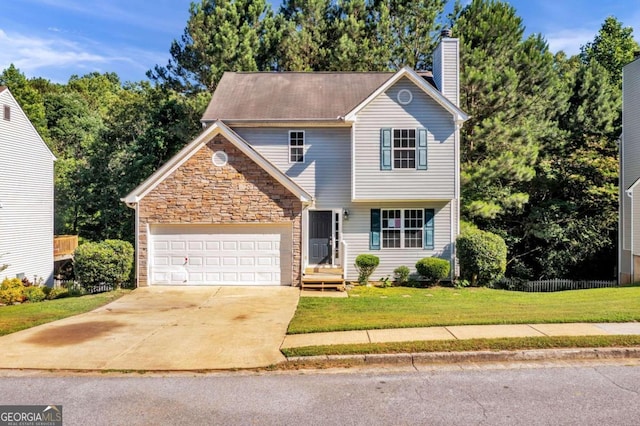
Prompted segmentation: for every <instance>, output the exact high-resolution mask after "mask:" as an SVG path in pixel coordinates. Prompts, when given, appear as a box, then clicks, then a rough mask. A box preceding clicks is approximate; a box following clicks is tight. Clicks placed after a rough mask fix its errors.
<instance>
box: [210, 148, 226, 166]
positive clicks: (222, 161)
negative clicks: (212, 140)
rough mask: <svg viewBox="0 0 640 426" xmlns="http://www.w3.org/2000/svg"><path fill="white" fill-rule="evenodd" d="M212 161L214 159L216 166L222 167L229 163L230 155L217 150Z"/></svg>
mask: <svg viewBox="0 0 640 426" xmlns="http://www.w3.org/2000/svg"><path fill="white" fill-rule="evenodd" d="M211 161H213V164H214V165H215V166H218V167H222V166H226V165H227V163H228V162H229V157H228V156H227V153H226V152H224V151H216V152H214V153H213V156H212V157H211Z"/></svg>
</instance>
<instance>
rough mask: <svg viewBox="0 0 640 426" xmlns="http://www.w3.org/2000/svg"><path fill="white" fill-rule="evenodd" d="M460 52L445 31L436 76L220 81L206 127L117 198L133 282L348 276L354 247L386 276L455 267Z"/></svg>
mask: <svg viewBox="0 0 640 426" xmlns="http://www.w3.org/2000/svg"><path fill="white" fill-rule="evenodd" d="M458 46H459V43H458V40H457V39H454V38H451V37H450V36H449V34H448V33H444V34H443V38H442V39H441V42H440V44H439V45H438V47H437V49H436V51H435V52H434V60H433V63H434V67H433V69H434V72H433V74H432V73H418V72H416V71H414V70H412V69H409V68H403V69H401V70H399V71H397V72H395V73H385V72H379V73H370V72H364V73H356V72H353V73H349V72H313V73H312V72H301V73H296V72H291V73H273V72H272V73H225V74H224V75H223V77H222V79H221V80H220V82H219V84H218V87H217V88H216V90H215V92H214V93H213V97H212V99H211V102H210V103H209V106H208V108H207V110H206V111H205V113H204V116H203V117H202V122H203V125H204V126H205V129H204V131H203V132H202V133H201V134H200V135H199V136H198V137H197V138H196V139H194V140H193V141H192V142H191V143H189V144H188V145H187V146H186V147H185V148H183V149H182V150H181V151H180V152H179V153H178V154H177V155H176V156H174V157H173V158H172V159H171V160H170V161H169V162H168V163H167V164H165V165H164V166H163V167H161V168H160V169H159V170H157V171H156V172H155V173H154V174H153V175H152V176H150V177H149V178H148V179H147V180H146V181H144V182H143V183H142V184H141V185H140V186H139V187H137V188H136V189H134V190H133V191H132V192H131V193H130V194H129V195H127V196H126V197H125V198H124V199H123V201H124V202H126V203H127V205H129V206H130V207H132V208H135V210H136V219H135V220H136V264H137V282H138V285H140V286H147V285H157V284H186V285H207V284H209V285H217V284H222V285H299V284H300V283H301V280H302V278H303V273H304V272H305V271H306V270H309V269H310V268H338V269H337V270H339V271H340V273H341V274H343V276H344V278H345V279H347V280H356V279H357V271H356V270H355V268H354V266H353V265H354V260H355V257H356V256H357V255H358V254H362V253H371V254H375V255H377V256H378V257H380V266H379V267H378V270H377V271H376V274H377V275H378V274H379V275H382V276H384V275H390V274H392V272H393V270H394V269H395V268H396V267H398V266H400V265H407V266H409V267H411V268H413V265H414V264H415V262H416V261H417V260H419V259H421V258H423V257H429V256H437V257H441V258H445V259H447V260H449V261H451V262H452V264H455V239H456V236H457V234H458V230H459V194H460V178H459V155H460V148H459V138H460V136H459V129H460V127H461V126H462V124H463V123H464V121H465V120H466V119H467V118H468V117H467V115H466V114H465V113H464V112H463V111H461V110H460V109H459V107H458V97H459V83H458V81H459V78H458V61H459V59H458V57H459V52H458V49H459V47H458ZM454 270H455V268H452V274H453V273H454Z"/></svg>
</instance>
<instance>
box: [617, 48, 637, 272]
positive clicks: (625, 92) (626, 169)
mask: <svg viewBox="0 0 640 426" xmlns="http://www.w3.org/2000/svg"><path fill="white" fill-rule="evenodd" d="M622 75H623V82H622V96H623V98H622V100H623V105H622V129H623V130H622V135H623V136H622V153H623V155H622V158H621V169H622V170H621V173H620V206H621V207H620V212H621V214H620V224H619V226H620V237H621V238H620V243H619V253H620V256H621V258H622V256H625V255H626V256H629V255H630V254H631V252H630V251H628V249H630V248H631V217H633V222H634V223H633V231H634V234H635V235H634V237H633V246H634V247H633V250H634V252H635V253H636V254H638V253H640V226H639V225H640V203H639V201H640V200H636V199H635V198H640V187H636V189H637V190H636V191H635V194H634V196H635V198H634V200H633V202H632V200H631V199H630V198H629V197H627V195H626V194H625V190H627V189H628V188H629V187H630V186H631V185H632V184H633V183H634V182H635V181H636V180H637V179H638V178H640V60H636V61H634V62H632V63H630V64H628V65H626V66H625V67H624V68H623V74H622ZM632 205H633V208H634V210H633V212H631V208H632ZM630 268H631V260H630V259H625V260H622V259H621V262H620V272H621V273H626V274H628V273H630V272H631V270H630Z"/></svg>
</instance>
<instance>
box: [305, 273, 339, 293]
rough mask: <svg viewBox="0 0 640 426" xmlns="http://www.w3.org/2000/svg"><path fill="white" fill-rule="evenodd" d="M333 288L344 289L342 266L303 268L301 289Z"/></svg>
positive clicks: (322, 289) (321, 289)
mask: <svg viewBox="0 0 640 426" xmlns="http://www.w3.org/2000/svg"><path fill="white" fill-rule="evenodd" d="M307 289H316V290H320V291H324V290H325V289H334V290H339V291H345V283H344V271H343V269H342V268H322V267H310V268H305V270H304V275H303V276H302V290H307Z"/></svg>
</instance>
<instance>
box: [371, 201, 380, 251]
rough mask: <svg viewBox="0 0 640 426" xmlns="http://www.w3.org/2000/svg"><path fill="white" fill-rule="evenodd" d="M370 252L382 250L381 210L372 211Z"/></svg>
mask: <svg viewBox="0 0 640 426" xmlns="http://www.w3.org/2000/svg"><path fill="white" fill-rule="evenodd" d="M369 250H380V209H371V237H370V239H369Z"/></svg>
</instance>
